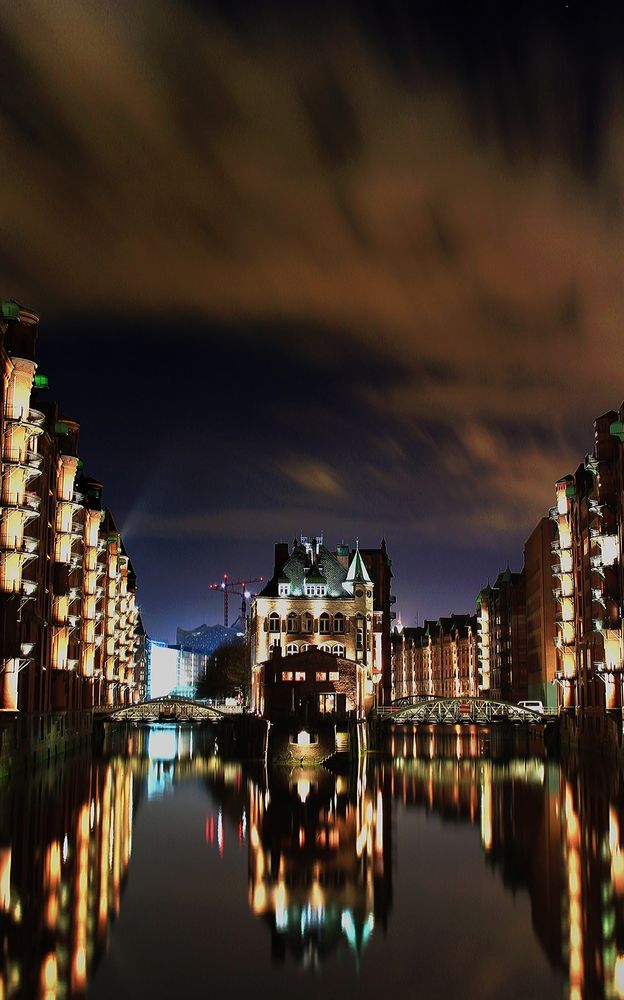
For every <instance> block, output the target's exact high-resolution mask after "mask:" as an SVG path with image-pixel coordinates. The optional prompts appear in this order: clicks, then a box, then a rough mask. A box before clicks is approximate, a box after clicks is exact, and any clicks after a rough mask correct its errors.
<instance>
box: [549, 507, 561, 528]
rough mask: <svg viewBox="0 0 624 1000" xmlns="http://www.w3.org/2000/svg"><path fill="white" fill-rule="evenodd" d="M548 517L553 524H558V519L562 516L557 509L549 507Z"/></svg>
mask: <svg viewBox="0 0 624 1000" xmlns="http://www.w3.org/2000/svg"><path fill="white" fill-rule="evenodd" d="M548 516H549V517H550V519H551V521H554V522H555V524H559V518H560V517H561V516H562V515H561V514H560V513H559V508H558V507H551V508H550V509H549V511H548Z"/></svg>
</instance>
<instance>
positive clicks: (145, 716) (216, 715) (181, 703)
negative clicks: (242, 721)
mask: <svg viewBox="0 0 624 1000" xmlns="http://www.w3.org/2000/svg"><path fill="white" fill-rule="evenodd" d="M227 714H230V713H228V712H223V711H221V710H220V709H218V708H213V707H212V705H207V704H206V702H204V701H193V699H192V698H167V697H164V698H152V699H151V700H150V701H141V702H139V703H138V705H124V706H123V707H122V708H101V709H96V711H95V716H96V718H99V719H103V720H104V721H105V722H219V721H220V720H221V719H223V718H224V716H225V715H227Z"/></svg>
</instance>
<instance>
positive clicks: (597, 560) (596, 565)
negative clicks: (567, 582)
mask: <svg viewBox="0 0 624 1000" xmlns="http://www.w3.org/2000/svg"><path fill="white" fill-rule="evenodd" d="M589 565H590V566H591V568H592V570H593V571H594V572H596V573H601V574H602V576H604V569H603V564H602V554H601V555H599V556H590V557H589Z"/></svg>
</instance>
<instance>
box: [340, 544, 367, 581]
mask: <svg viewBox="0 0 624 1000" xmlns="http://www.w3.org/2000/svg"><path fill="white" fill-rule="evenodd" d="M372 582H373V581H372V580H371V578H370V576H369V573H368V570H367V569H366V566H365V565H364V560H363V559H362V556H361V555H360V540H359V538H358V539H357V541H356V543H355V554H354V556H353V559H352V560H351V565H350V566H349V571H348V573H347V578H346V580H345V583H372Z"/></svg>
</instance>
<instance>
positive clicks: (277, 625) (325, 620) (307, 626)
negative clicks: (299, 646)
mask: <svg viewBox="0 0 624 1000" xmlns="http://www.w3.org/2000/svg"><path fill="white" fill-rule="evenodd" d="M280 629H281V618H280V616H279V615H278V613H277V611H272V612H271V614H270V615H269V632H279V631H280ZM344 630H345V616H344V615H343V614H342V612H340V611H337V612H336V614H335V615H334V616H333V618H332V616H330V615H328V614H327V613H326V612H323V614H322V615H319V632H321V633H323V634H325V635H328V634H329V633H330V632H336V633H337V634H342V633H344ZM286 631H287V632H300V631H301V632H309V633H311V632H313V631H314V616H313V615H312V614H310V612H309V611H306V612H305V614H303V615H301V616H300V615H298V614H296V613H295V612H294V611H290V612H289V613H288V615H287V616H286Z"/></svg>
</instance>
